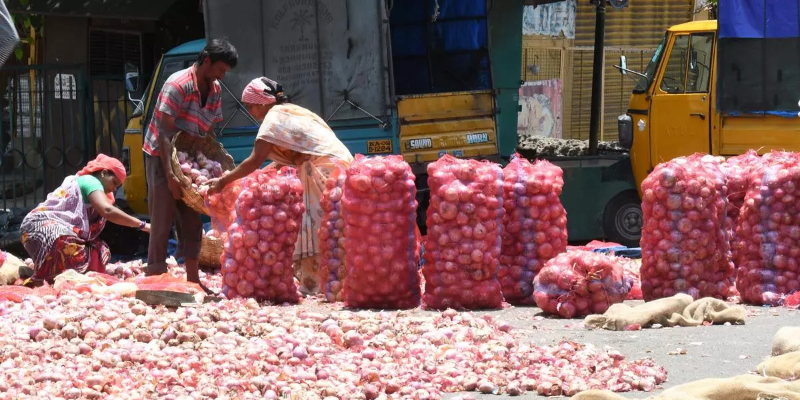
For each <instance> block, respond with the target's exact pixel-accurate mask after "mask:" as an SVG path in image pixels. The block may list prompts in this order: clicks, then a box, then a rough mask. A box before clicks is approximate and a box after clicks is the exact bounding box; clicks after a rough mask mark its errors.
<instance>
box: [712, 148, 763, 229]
mask: <svg viewBox="0 0 800 400" xmlns="http://www.w3.org/2000/svg"><path fill="white" fill-rule="evenodd" d="M760 165H761V156H759V155H758V153H756V151H755V150H749V151H747V153H744V154H742V155H738V156H735V157H731V158H729V159H727V160H725V162H724V163H722V164H720V169H722V172H723V173H724V174H725V179H726V183H727V186H728V196H727V197H728V208H727V212H728V216H729V217H730V218H731V219H732V221H733V222H734V223H735V222H736V219H737V218H738V217H739V209H741V208H742V205H744V196H745V195H746V194H747V186H748V182H749V177H750V173H751V172H752V171H753V169H758V168H759V167H760Z"/></svg>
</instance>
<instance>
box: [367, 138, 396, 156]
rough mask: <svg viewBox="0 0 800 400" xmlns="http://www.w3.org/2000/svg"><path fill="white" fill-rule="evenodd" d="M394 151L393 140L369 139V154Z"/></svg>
mask: <svg viewBox="0 0 800 400" xmlns="http://www.w3.org/2000/svg"><path fill="white" fill-rule="evenodd" d="M391 152H392V141H391V140H368V141H367V154H383V153H391Z"/></svg>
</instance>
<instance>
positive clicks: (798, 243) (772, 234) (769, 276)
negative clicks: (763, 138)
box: [735, 152, 800, 305]
mask: <svg viewBox="0 0 800 400" xmlns="http://www.w3.org/2000/svg"><path fill="white" fill-rule="evenodd" d="M798 188H800V155H798V154H796V153H786V152H773V153H770V154H768V155H765V156H764V164H763V166H762V167H761V168H754V169H752V171H751V173H750V179H749V185H748V190H747V194H746V196H745V200H744V206H743V207H742V209H741V215H740V216H739V222H738V225H737V227H736V241H737V247H738V251H737V259H736V260H735V261H736V265H737V267H738V271H737V276H736V285H737V287H738V289H739V292H740V293H741V296H742V299H743V300H744V301H745V302H747V303H752V304H769V305H774V304H776V303H777V302H778V301H779V300H780V298H781V297H782V296H783V295H785V294H789V293H792V292H795V291H797V290H800V282H798V281H799V279H798V261H800V220H798V217H797V216H798V213H800V203H798V198H800V196H798V195H799V194H800V189H798Z"/></svg>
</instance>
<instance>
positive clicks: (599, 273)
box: [533, 250, 632, 318]
mask: <svg viewBox="0 0 800 400" xmlns="http://www.w3.org/2000/svg"><path fill="white" fill-rule="evenodd" d="M533 282H534V286H535V292H534V298H535V299H536V305H537V306H538V307H539V308H541V309H542V310H543V311H544V312H547V313H550V314H557V315H560V316H561V317H564V318H573V317H584V316H587V315H590V314H602V313H604V312H606V310H608V307H610V306H611V305H612V304H616V303H622V302H623V301H625V298H626V297H627V296H628V292H630V290H631V284H632V282H631V280H630V278H627V277H626V276H625V273H624V271H623V268H622V263H621V262H620V259H618V258H617V257H614V256H610V255H607V254H601V253H594V252H590V251H584V250H577V251H570V252H568V253H561V254H559V255H558V256H556V257H555V258H553V259H552V260H550V261H548V262H547V263H546V264H545V265H544V268H542V270H541V271H539V273H538V274H537V275H536V279H534V280H533Z"/></svg>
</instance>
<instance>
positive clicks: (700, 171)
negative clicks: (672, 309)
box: [641, 154, 733, 300]
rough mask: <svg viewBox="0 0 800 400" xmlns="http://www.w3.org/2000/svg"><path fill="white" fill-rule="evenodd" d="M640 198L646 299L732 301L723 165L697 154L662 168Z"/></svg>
mask: <svg viewBox="0 0 800 400" xmlns="http://www.w3.org/2000/svg"><path fill="white" fill-rule="evenodd" d="M642 192H643V198H642V211H643V213H644V221H643V222H644V226H643V228H642V239H641V247H642V267H641V280H642V294H643V297H644V299H645V300H653V299H658V298H662V297H670V296H672V295H674V294H676V293H687V294H690V295H692V297H695V298H698V297H717V298H723V299H724V298H726V297H728V296H729V295H730V294H731V293H732V290H731V289H732V287H733V263H732V261H731V252H730V243H729V241H728V238H727V232H729V231H730V220H729V219H728V218H727V214H726V193H727V187H726V184H725V176H724V174H723V173H722V171H721V170H720V167H719V160H718V159H716V158H714V157H710V156H702V155H699V154H697V155H693V156H690V157H681V158H676V159H674V160H672V161H669V162H666V163H663V164H659V165H658V166H656V168H655V169H654V170H653V172H652V173H651V174H650V175H648V177H647V178H646V179H645V180H644V181H643V182H642Z"/></svg>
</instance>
